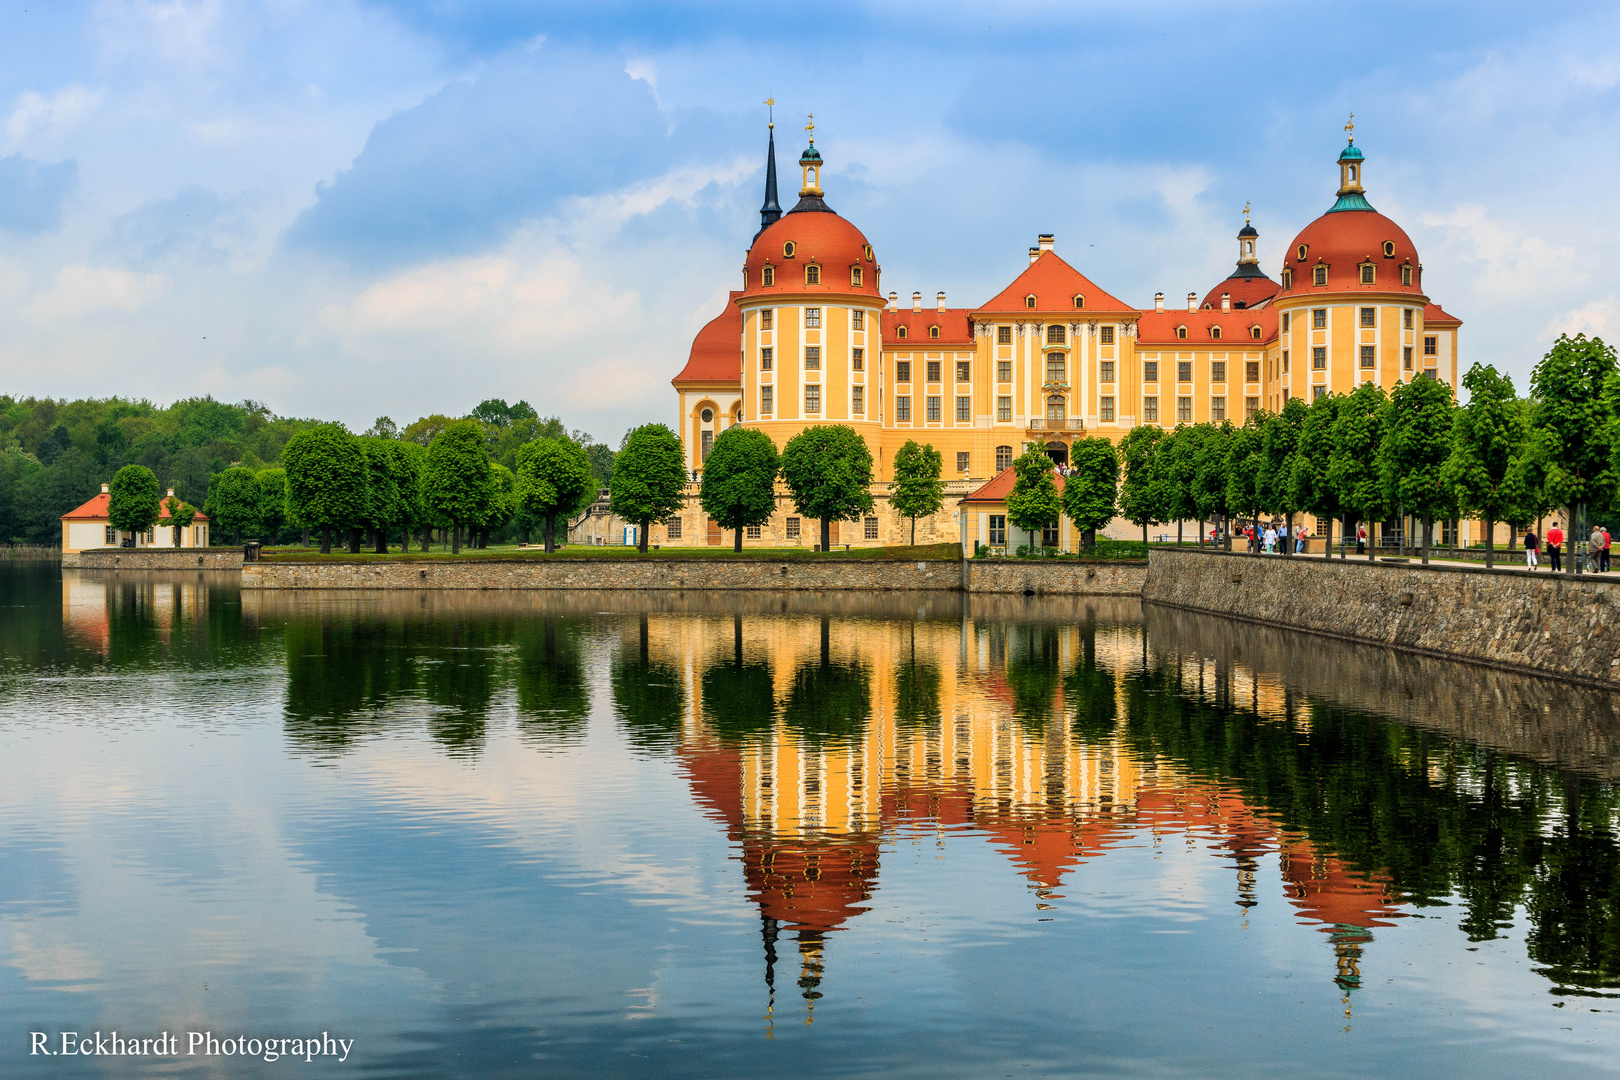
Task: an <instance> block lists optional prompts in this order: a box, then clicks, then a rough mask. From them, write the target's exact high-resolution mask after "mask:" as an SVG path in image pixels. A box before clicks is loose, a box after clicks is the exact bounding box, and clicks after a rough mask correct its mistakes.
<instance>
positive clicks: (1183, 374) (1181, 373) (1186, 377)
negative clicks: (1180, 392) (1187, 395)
mask: <svg viewBox="0 0 1620 1080" xmlns="http://www.w3.org/2000/svg"><path fill="white" fill-rule="evenodd" d="M1176 381H1177V382H1192V361H1191V360H1177V361H1176Z"/></svg>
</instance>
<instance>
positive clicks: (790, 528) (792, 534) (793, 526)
mask: <svg viewBox="0 0 1620 1080" xmlns="http://www.w3.org/2000/svg"><path fill="white" fill-rule="evenodd" d="M782 524H783V525H785V526H786V532H787V538H788V539H789V540H797V539H798V538H799V519H798V518H796V517H790V518H788V519H786V520H785V521H783V523H782Z"/></svg>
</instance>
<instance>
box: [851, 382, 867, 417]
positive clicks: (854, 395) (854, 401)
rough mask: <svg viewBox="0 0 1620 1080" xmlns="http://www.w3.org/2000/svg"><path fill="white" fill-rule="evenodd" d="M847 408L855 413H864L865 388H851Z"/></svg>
mask: <svg viewBox="0 0 1620 1080" xmlns="http://www.w3.org/2000/svg"><path fill="white" fill-rule="evenodd" d="M849 407H850V409H851V411H853V412H856V413H864V412H866V387H864V386H853V387H850V392H849Z"/></svg>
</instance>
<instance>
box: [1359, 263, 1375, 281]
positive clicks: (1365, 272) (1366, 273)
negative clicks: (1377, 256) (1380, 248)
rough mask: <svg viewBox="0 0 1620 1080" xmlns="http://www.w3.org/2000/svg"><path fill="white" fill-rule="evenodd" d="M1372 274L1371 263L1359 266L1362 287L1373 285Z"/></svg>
mask: <svg viewBox="0 0 1620 1080" xmlns="http://www.w3.org/2000/svg"><path fill="white" fill-rule="evenodd" d="M1373 274H1374V269H1373V264H1372V263H1362V264H1361V283H1362V284H1363V285H1371V284H1372V283H1373V280H1374V278H1373Z"/></svg>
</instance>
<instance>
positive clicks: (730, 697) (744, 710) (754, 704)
mask: <svg viewBox="0 0 1620 1080" xmlns="http://www.w3.org/2000/svg"><path fill="white" fill-rule="evenodd" d="M730 646H731V647H730V648H729V649H728V650H727V653H728V656H727V657H726V658H725V659H723V660H721V659H716V660H715V661H714V662H713V663H711V664H710V665H709V666H708V667H707V668H705V669H704V671H703V675H702V677H701V678H700V679H699V687H700V689H701V692H702V699H701V704H702V710H703V719H704V720H705V721H706V722H707V724H708V726H709V727H710V729H712V730H713V732H714V733H715V735H716V736H717V737H719V738H721V739H724V740H728V741H740V740H742V739H747V738H756V737H759V736H762V735H764V734H765V733H767V732H769V731H770V730H771V728H772V727H774V726H775V724H776V678H775V676H774V675H772V674H771V667H770V665H769V664H768V663H765V662H763V661H761V660H750V659H746V658H745V657H744V655H743V619H742V616H741V615H736V616H733V617H732V640H731V643H730Z"/></svg>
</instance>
